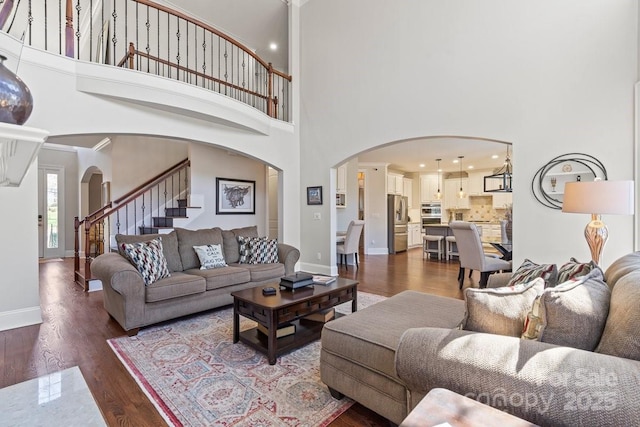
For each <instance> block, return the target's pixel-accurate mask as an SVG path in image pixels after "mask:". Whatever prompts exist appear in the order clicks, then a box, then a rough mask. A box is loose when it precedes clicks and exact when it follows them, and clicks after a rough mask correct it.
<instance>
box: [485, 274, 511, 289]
mask: <svg viewBox="0 0 640 427" xmlns="http://www.w3.org/2000/svg"><path fill="white" fill-rule="evenodd" d="M511 276H512V273H494V274H490V275H489V280H488V281H487V288H501V287H503V286H507V283H509V280H510V279H511Z"/></svg>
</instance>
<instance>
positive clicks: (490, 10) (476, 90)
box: [300, 0, 638, 265]
mask: <svg viewBox="0 0 640 427" xmlns="http://www.w3.org/2000/svg"><path fill="white" fill-rule="evenodd" d="M336 10H339V11H340V13H336ZM637 17H638V14H637V2H636V1H634V0H621V1H617V2H611V1H607V0H586V1H581V2H575V1H560V2H558V1H551V0H544V1H538V2H513V1H508V0H485V1H482V2H477V1H473V0H460V1H456V2H451V1H446V0H406V1H403V2H388V1H384V0H368V1H364V0H361V1H355V0H354V1H349V2H342V1H339V0H325V1H311V2H307V3H305V4H304V6H303V7H302V8H301V28H302V29H303V31H302V35H301V52H305V53H306V52H312V54H305V55H303V56H302V64H301V72H300V75H301V76H302V77H303V79H302V83H301V85H302V87H301V95H302V96H301V98H302V99H301V103H302V111H301V115H302V122H301V126H300V128H301V147H302V155H301V168H302V170H304V171H305V174H304V175H302V185H303V186H306V185H319V184H323V185H325V186H326V185H329V183H330V181H331V180H330V177H329V168H330V167H332V166H333V165H336V164H339V163H341V162H342V161H343V160H344V159H347V158H351V157H352V156H354V155H357V154H358V153H360V152H363V151H366V150H368V149H371V148H373V147H377V146H380V145H383V144H387V143H389V142H392V141H397V140H403V139H407V138H412V137H422V136H434V135H459V136H475V137H485V138H492V139H497V140H502V141H509V142H512V143H513V144H514V145H513V163H514V169H515V180H514V182H515V184H514V206H515V207H516V208H515V211H514V240H515V242H516V246H515V253H514V256H515V259H514V262H515V264H516V265H517V264H518V263H519V262H520V261H522V259H523V258H524V257H528V258H532V259H534V260H536V261H540V262H544V261H553V262H564V261H565V260H567V259H568V257H570V256H576V257H578V258H579V259H584V260H586V259H588V258H589V251H588V248H587V245H586V244H585V242H584V239H583V238H582V229H583V228H584V225H585V224H586V222H588V220H589V218H588V216H586V215H569V214H562V213H561V212H558V211H553V210H550V209H547V208H545V207H543V206H542V205H540V204H538V203H537V202H536V201H535V200H534V198H533V196H532V195H531V194H530V190H529V187H530V181H531V179H532V178H533V175H534V173H535V171H536V170H537V169H538V168H539V167H540V166H542V165H543V164H545V163H546V162H547V161H549V160H550V159H552V158H553V157H555V156H557V155H560V154H564V153H570V152H585V153H588V154H591V155H593V156H595V157H597V158H598V159H600V160H601V161H602V162H603V163H604V164H605V166H606V167H607V169H608V171H609V178H610V179H629V178H631V177H632V173H633V155H632V153H633V147H634V144H633V117H634V116H633V114H634V113H633V85H634V83H635V81H636V75H637V72H636V67H637V46H636V45H637ZM327 22H331V31H327V25H326V23H327ZM320 64H321V66H320ZM327 213H328V212H327ZM325 218H326V215H325ZM605 221H606V222H607V223H608V224H609V228H610V234H611V237H610V240H609V244H608V246H607V248H606V250H605V253H604V261H603V264H604V265H607V264H609V263H611V262H612V261H613V260H614V259H616V258H617V257H619V256H620V255H622V254H624V253H626V252H629V251H631V250H632V249H633V226H632V224H633V220H632V218H630V217H615V216H608V217H606V218H605ZM311 228H313V229H314V231H313V233H311V235H310V236H309V238H306V239H305V240H304V244H303V246H302V250H301V253H302V261H303V262H306V261H308V260H310V257H312V254H315V253H316V252H318V251H322V250H330V248H331V247H332V246H333V244H334V243H333V240H332V239H333V230H332V226H331V224H330V221H322V222H319V223H312V219H311V218H310V217H309V215H307V214H306V213H305V212H304V210H303V214H302V229H303V230H304V231H305V236H306V233H307V230H309V229H311ZM318 228H320V229H319V230H317V229H318ZM541 230H542V231H543V232H541ZM331 253H333V251H331ZM334 261H335V254H333V256H332V257H331V260H330V262H329V263H328V264H329V265H333V264H335V262H334Z"/></svg>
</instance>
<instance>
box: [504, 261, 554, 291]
mask: <svg viewBox="0 0 640 427" xmlns="http://www.w3.org/2000/svg"><path fill="white" fill-rule="evenodd" d="M538 277H541V278H543V279H544V282H545V284H544V287H545V288H548V287H550V286H555V285H556V284H557V283H558V267H556V265H555V264H536V263H535V262H533V261H531V260H529V259H525V260H524V262H523V263H522V265H521V266H520V267H518V269H517V270H516V272H515V273H513V275H512V276H511V279H509V283H507V286H514V285H517V284H519V283H527V282H530V281H532V280H533V279H536V278H538Z"/></svg>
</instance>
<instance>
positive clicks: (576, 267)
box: [558, 257, 600, 283]
mask: <svg viewBox="0 0 640 427" xmlns="http://www.w3.org/2000/svg"><path fill="white" fill-rule="evenodd" d="M596 268H600V267H598V264H596V263H595V262H593V261H589V262H586V263H581V262H579V261H578V260H577V259H575V258H573V257H572V258H571V259H570V260H569V262H567V263H565V264H562V266H561V267H560V268H559V269H558V283H564V282H566V281H567V280H571V279H575V278H578V277H580V276H585V275H587V274H589V273H590V272H591V270H594V269H596Z"/></svg>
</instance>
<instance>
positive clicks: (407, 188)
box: [402, 178, 413, 209]
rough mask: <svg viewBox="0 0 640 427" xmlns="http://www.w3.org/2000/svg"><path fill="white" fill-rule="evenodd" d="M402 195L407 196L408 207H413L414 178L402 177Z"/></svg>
mask: <svg viewBox="0 0 640 427" xmlns="http://www.w3.org/2000/svg"><path fill="white" fill-rule="evenodd" d="M402 195H403V196H406V197H407V208H409V209H411V208H412V207H413V180H412V179H410V178H403V179H402Z"/></svg>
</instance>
